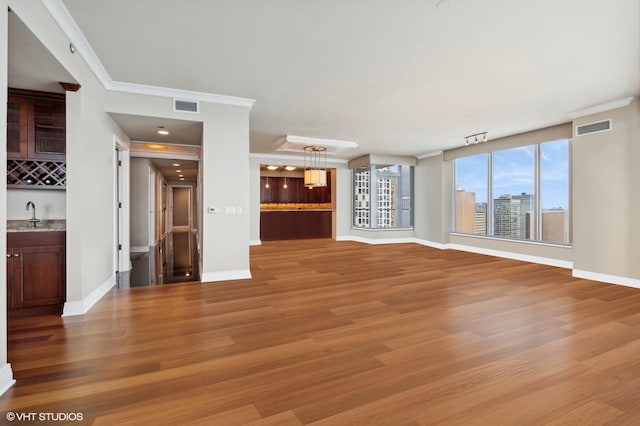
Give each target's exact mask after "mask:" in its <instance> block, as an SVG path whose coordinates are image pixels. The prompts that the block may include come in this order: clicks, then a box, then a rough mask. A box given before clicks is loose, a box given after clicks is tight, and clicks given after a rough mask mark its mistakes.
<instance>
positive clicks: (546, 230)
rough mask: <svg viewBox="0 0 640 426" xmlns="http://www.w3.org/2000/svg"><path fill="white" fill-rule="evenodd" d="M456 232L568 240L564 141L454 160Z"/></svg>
mask: <svg viewBox="0 0 640 426" xmlns="http://www.w3.org/2000/svg"><path fill="white" fill-rule="evenodd" d="M454 202H455V209H454V211H455V223H454V229H455V232H461V233H469V234H480V235H488V236H494V237H499V238H510V239H517V240H532V241H545V242H552V243H559V244H568V243H569V242H570V231H569V141H568V140H567V139H561V140H556V141H552V142H545V143H540V144H534V145H527V146H522V147H517V148H511V149H504V150H500V151H494V152H491V153H488V154H479V155H474V156H469V157H461V158H457V159H456V160H455V197H454Z"/></svg>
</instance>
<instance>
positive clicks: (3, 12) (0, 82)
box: [0, 0, 15, 395]
mask: <svg viewBox="0 0 640 426" xmlns="http://www.w3.org/2000/svg"><path fill="white" fill-rule="evenodd" d="M7 8H8V5H7V1H6V0H0V89H1V90H0V175H2V176H6V175H7V69H8V64H9V58H8V50H9V42H8V40H9V37H8V31H9V22H8V12H7ZM0 200H2V202H3V203H4V205H5V206H6V201H7V186H6V185H4V184H3V185H0ZM0 254H2V258H5V256H6V254H7V213H6V209H3V208H2V209H0ZM14 383H15V380H14V379H13V372H12V370H11V365H10V364H8V363H7V262H0V395H2V394H3V393H4V392H5V391H6V390H7V389H9V388H10V387H11V386H12V385H13V384H14Z"/></svg>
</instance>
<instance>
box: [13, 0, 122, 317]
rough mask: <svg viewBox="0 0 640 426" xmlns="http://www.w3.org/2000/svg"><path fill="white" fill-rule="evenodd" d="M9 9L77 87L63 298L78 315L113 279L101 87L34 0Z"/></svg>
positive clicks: (111, 130) (71, 114) (110, 174)
mask: <svg viewBox="0 0 640 426" xmlns="http://www.w3.org/2000/svg"><path fill="white" fill-rule="evenodd" d="M9 4H10V6H11V8H12V9H13V11H14V12H15V13H16V14H17V15H18V16H19V17H20V19H21V20H22V21H23V22H24V23H25V25H26V26H27V27H28V28H29V29H30V30H31V31H32V32H33V33H34V35H35V36H36V37H37V38H38V39H39V40H40V41H41V42H42V44H43V45H44V46H45V47H46V48H47V49H48V50H49V51H50V52H51V53H52V54H53V55H54V57H56V59H57V60H58V61H59V62H60V63H61V65H62V66H64V67H65V68H66V69H67V71H69V73H70V74H71V75H72V76H73V77H74V79H75V80H76V81H77V82H79V83H80V84H81V86H82V88H81V89H80V90H79V91H78V92H75V93H72V92H67V100H66V106H67V191H66V218H67V302H66V304H65V315H68V314H77V313H83V312H84V311H86V309H88V308H89V307H90V306H91V305H92V303H94V302H95V301H96V300H97V299H98V298H99V297H100V296H101V295H102V294H103V293H104V292H105V291H107V290H108V289H109V288H110V287H111V286H112V285H113V284H114V283H115V270H114V264H115V261H114V257H115V246H114V232H115V228H114V226H115V209H114V206H113V194H114V190H115V188H114V182H115V178H114V170H115V161H114V157H115V156H114V150H115V147H114V135H117V136H118V137H119V138H120V140H123V141H128V137H127V136H126V135H124V134H123V133H122V131H121V130H120V129H119V128H118V126H117V125H116V124H115V123H114V122H113V120H112V119H111V118H110V117H109V115H108V114H107V113H106V112H105V109H104V106H103V103H104V97H105V90H104V88H103V87H102V85H101V84H100V83H99V82H98V80H97V79H96V78H95V76H94V75H93V73H92V72H91V70H90V69H89V68H88V67H87V65H86V64H85V62H84V61H83V60H82V58H81V57H80V55H78V54H72V53H71V52H70V51H69V40H68V39H67V37H66V36H65V35H64V34H63V33H62V31H61V30H60V28H59V27H58V25H57V24H56V23H55V22H54V21H53V19H52V18H51V16H50V15H49V14H48V12H47V11H46V10H45V9H44V6H43V5H42V3H41V2H39V1H16V0H12V1H10V3H9Z"/></svg>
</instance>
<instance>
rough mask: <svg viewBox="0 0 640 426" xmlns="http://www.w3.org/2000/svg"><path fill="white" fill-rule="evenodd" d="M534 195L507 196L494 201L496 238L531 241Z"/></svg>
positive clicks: (494, 230)
mask: <svg viewBox="0 0 640 426" xmlns="http://www.w3.org/2000/svg"><path fill="white" fill-rule="evenodd" d="M533 207H534V199H533V195H532V194H526V193H524V192H523V193H522V194H520V195H511V194H505V195H502V196H500V197H498V198H496V199H494V200H493V234H494V235H495V236H496V237H507V238H518V239H531V236H532V235H533V232H532V231H533V221H532V220H531V218H532V217H533Z"/></svg>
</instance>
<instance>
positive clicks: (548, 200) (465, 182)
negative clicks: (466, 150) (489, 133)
mask: <svg viewBox="0 0 640 426" xmlns="http://www.w3.org/2000/svg"><path fill="white" fill-rule="evenodd" d="M540 156H541V204H542V208H543V209H549V208H552V207H563V208H565V209H567V208H568V207H569V206H568V204H569V185H568V181H569V173H568V170H569V167H568V164H569V142H568V140H566V139H562V140H559V141H553V142H546V143H543V144H540ZM487 167H488V154H480V155H475V156H472V157H464V158H459V159H457V160H456V188H462V189H463V190H464V191H467V192H475V193H476V203H486V202H487ZM492 178H493V198H498V197H499V196H501V195H505V194H512V195H517V194H521V193H523V192H524V193H527V194H533V191H534V146H533V145H529V146H524V147H520V148H514V149H508V150H504V151H495V152H493V177H492Z"/></svg>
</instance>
